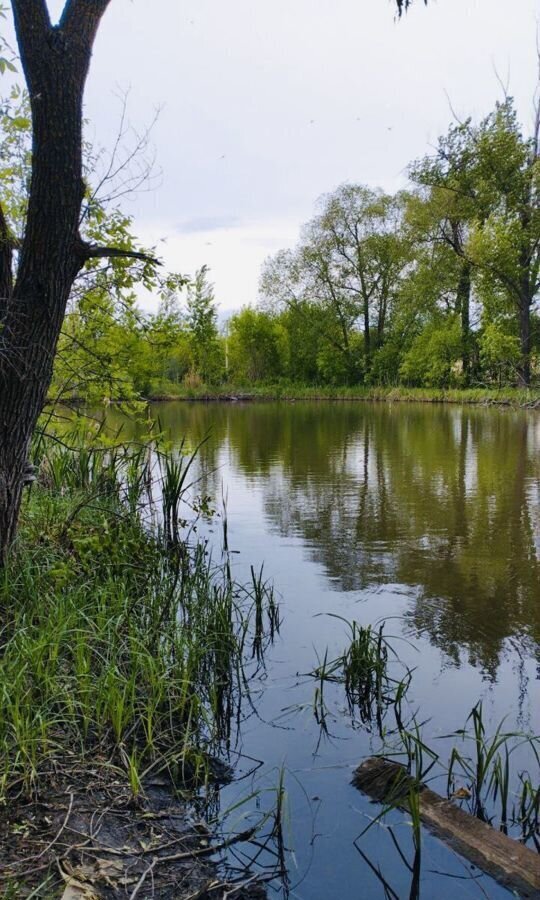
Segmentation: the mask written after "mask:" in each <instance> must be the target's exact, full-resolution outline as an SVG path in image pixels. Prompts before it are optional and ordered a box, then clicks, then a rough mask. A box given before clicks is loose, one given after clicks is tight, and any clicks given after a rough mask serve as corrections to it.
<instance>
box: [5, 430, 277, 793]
mask: <svg viewBox="0 0 540 900" xmlns="http://www.w3.org/2000/svg"><path fill="white" fill-rule="evenodd" d="M190 460H192V457H187V461H185V460H184V459H182V460H180V461H179V460H178V459H176V460H175V461H172V460H171V459H170V458H169V459H167V458H161V470H160V471H161V473H162V475H161V477H162V483H161V484H160V486H159V490H158V495H161V496H162V498H163V509H164V511H165V516H164V517H163V518H162V523H163V527H162V528H161V529H155V528H152V527H149V524H148V521H147V520H146V515H145V513H146V511H147V509H148V503H149V502H150V501H151V495H152V478H153V477H154V474H155V472H154V470H155V465H154V462H155V461H154V462H153V460H152V455H151V454H150V455H149V453H148V449H147V448H139V449H135V450H134V449H126V448H112V449H111V448H108V449H106V448H99V447H94V448H87V447H84V446H83V447H80V448H79V450H78V452H77V453H73V452H71V451H70V450H68V449H66V447H64V446H62V445H61V444H60V443H56V442H53V443H50V442H48V443H42V444H41V447H40V449H39V455H38V458H37V459H36V462H37V464H38V466H39V479H38V484H37V486H35V487H33V488H32V491H31V493H30V495H29V496H28V498H27V500H26V502H25V506H24V510H23V515H22V526H21V531H20V536H19V538H18V540H17V543H16V546H15V547H14V550H13V553H12V554H11V556H10V558H9V560H8V564H7V566H6V567H5V569H4V570H3V571H2V572H1V573H0V611H1V626H0V801H6V800H7V799H8V797H10V796H14V795H16V794H17V793H18V792H24V793H26V794H28V793H32V792H33V791H35V790H37V788H38V787H39V785H40V783H41V779H43V778H44V777H46V776H47V775H48V774H50V773H52V772H53V771H54V770H55V768H56V767H57V766H58V765H62V764H64V763H65V760H66V758H68V757H69V758H70V759H72V760H79V761H83V762H84V760H85V759H92V760H93V762H95V761H96V760H101V761H103V763H104V764H107V765H108V764H111V761H114V765H118V766H120V767H121V768H123V770H124V771H125V773H126V775H127V777H128V779H129V783H130V784H131V785H132V789H133V792H134V793H136V792H137V791H138V790H139V789H140V786H141V783H142V780H143V779H144V776H145V773H146V772H148V771H149V769H151V768H155V767H156V766H160V765H162V766H167V767H168V770H169V772H170V773H172V774H173V775H174V776H177V777H178V778H180V779H183V780H185V779H199V778H204V777H205V773H206V772H207V768H208V758H209V754H212V753H214V752H218V751H219V749H220V748H223V747H224V746H226V744H227V742H228V741H229V739H230V734H231V720H232V719H233V718H234V717H235V716H237V715H238V714H239V706H240V703H241V695H242V692H243V691H245V685H246V684H247V682H248V678H247V676H246V667H249V665H250V664H251V662H250V661H251V655H252V652H253V648H254V647H256V648H257V656H260V655H261V654H262V652H263V650H264V646H265V641H266V637H265V633H264V629H265V623H266V622H267V621H268V624H269V628H268V631H269V632H270V633H273V632H274V631H275V627H276V621H277V620H276V616H277V613H276V604H275V599H274V597H273V595H272V593H271V590H270V588H269V587H268V586H267V585H266V584H265V583H264V582H263V581H262V579H261V578H259V579H258V580H257V581H256V584H254V585H248V586H247V587H244V586H242V585H239V584H237V583H236V582H235V581H234V580H233V579H232V577H231V575H230V572H226V571H225V570H224V568H223V567H221V566H219V565H215V564H214V562H213V561H212V559H211V557H210V556H209V555H208V554H207V552H206V550H205V547H204V546H203V545H202V544H200V543H194V544H190V543H189V542H188V541H184V540H183V537H182V527H183V522H182V519H181V511H180V504H181V500H182V496H183V495H184V493H185V489H186V487H187V481H186V475H187V472H188V471H189V468H190V465H191V462H190ZM163 472H164V475H163ZM179 547H181V551H182V552H180V553H179V552H173V551H175V550H177V549H178V548H179ZM254 591H255V592H256V599H255V600H254V597H253V595H254ZM266 610H267V611H268V619H265V612H266Z"/></svg>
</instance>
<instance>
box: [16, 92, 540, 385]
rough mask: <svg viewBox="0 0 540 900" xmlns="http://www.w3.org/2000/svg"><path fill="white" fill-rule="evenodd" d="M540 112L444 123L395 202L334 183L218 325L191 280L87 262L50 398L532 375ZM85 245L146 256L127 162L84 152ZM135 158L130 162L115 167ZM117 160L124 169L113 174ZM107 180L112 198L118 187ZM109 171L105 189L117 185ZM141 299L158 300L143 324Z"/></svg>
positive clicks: (210, 294) (22, 101)
mask: <svg viewBox="0 0 540 900" xmlns="http://www.w3.org/2000/svg"><path fill="white" fill-rule="evenodd" d="M29 127H30V118H29V112H28V100H27V97H26V96H25V95H24V94H23V93H22V92H21V91H19V90H17V89H15V90H14V91H13V92H12V94H11V95H10V97H9V98H7V100H5V101H3V103H2V105H1V106H0V138H1V140H0V198H1V200H2V203H3V206H4V209H5V210H6V211H7V218H8V224H9V226H10V228H11V230H12V232H13V234H14V235H15V236H16V235H17V234H20V228H21V223H22V221H23V220H24V212H25V204H26V192H27V185H28V179H29V172H30V158H31V157H30V154H31V148H30V140H29V138H30V132H29ZM539 134H540V107H538V108H537V115H536V118H535V123H534V127H533V129H532V133H531V134H530V135H527V134H526V133H525V132H524V130H523V129H522V127H521V126H520V123H519V121H518V119H517V115H516V111H515V108H514V104H513V101H512V99H510V98H508V99H506V100H505V101H504V102H503V103H499V104H497V105H496V107H495V109H494V110H493V111H492V112H491V113H490V114H489V115H488V116H487V117H486V118H485V119H484V120H482V121H481V122H480V123H473V122H472V120H467V121H466V122H464V123H459V124H455V125H452V126H451V127H450V129H449V131H448V133H447V134H446V135H444V136H443V137H441V138H440V139H439V141H438V144H437V147H436V149H435V150H434V152H433V153H432V154H430V155H428V156H426V157H424V158H423V159H420V160H417V161H416V162H414V163H413V164H412V165H411V166H410V168H409V176H410V183H409V187H408V189H407V190H404V191H401V192H399V193H397V194H395V195H389V194H386V193H384V192H383V191H380V190H374V189H372V188H369V187H366V186H364V185H357V184H345V185H342V186H341V187H338V188H337V190H335V191H334V192H333V193H331V194H327V195H325V196H323V197H322V198H321V199H320V201H319V203H318V208H317V210H316V215H315V216H314V217H313V218H312V219H311V221H309V222H308V223H307V224H305V225H304V227H303V228H302V230H301V234H300V240H299V242H298V245H297V246H296V247H295V248H294V249H293V250H284V251H281V252H279V253H277V254H276V255H275V256H273V257H271V258H269V259H267V260H266V262H265V264H264V266H263V271H262V275H261V283H260V297H259V301H258V304H257V305H256V306H251V307H247V308H244V309H242V310H241V311H240V312H238V313H237V314H235V315H233V316H232V317H231V318H230V319H229V320H228V322H227V323H226V324H225V325H221V327H220V326H219V324H218V312H217V304H216V301H215V297H214V291H213V288H212V285H211V283H210V281H209V277H208V271H207V269H206V267H203V268H202V269H201V270H200V271H199V272H198V273H196V275H195V277H194V278H188V277H186V276H184V275H180V274H174V273H173V274H171V273H165V274H164V273H163V272H162V270H161V268H160V267H156V266H154V265H152V263H151V262H149V261H148V260H147V259H146V260H142V261H133V260H127V259H111V260H108V261H107V262H106V263H104V262H103V260H95V261H93V262H91V263H90V264H89V265H88V266H87V268H86V269H85V271H84V273H83V274H82V275H81V276H80V277H79V279H78V281H77V282H76V285H75V290H74V292H73V296H72V299H71V303H70V307H69V311H68V314H67V317H66V319H65V323H64V328H63V332H62V335H61V338H60V343H59V348H58V356H57V359H56V364H55V376H54V381H53V386H52V393H53V396H56V397H62V398H65V397H72V398H73V397H79V398H83V399H91V400H97V399H103V398H107V397H111V398H115V397H125V398H135V397H137V396H159V395H171V394H174V393H181V392H182V391H184V390H185V389H186V388H190V387H192V388H200V387H201V386H203V385H208V386H213V385H222V384H223V383H229V384H233V385H238V386H249V385H250V384H254V383H261V382H262V383H275V382H280V381H288V382H294V383H297V384H300V383H301V384H306V385H360V384H364V385H399V384H403V385H410V386H426V387H437V388H441V387H467V386H477V385H486V386H489V385H503V384H504V385H511V384H519V385H528V384H529V383H531V380H534V379H536V380H538V379H539V378H540V321H539V317H538V311H537V301H538V297H539V290H540V208H539V194H540V156H539ZM85 151H86V169H87V172H88V182H89V184H90V182H91V179H92V176H93V177H94V178H95V177H96V172H99V170H100V167H101V170H102V171H104V174H103V175H102V177H101V178H100V180H99V189H97V190H96V189H94V190H93V191H92V189H91V188H90V187H88V188H87V197H86V200H85V206H84V209H83V216H84V225H85V233H86V234H87V235H88V236H89V238H90V239H91V240H94V241H96V242H99V243H100V244H104V245H109V246H111V245H112V246H116V247H121V248H127V249H130V250H131V251H135V252H136V251H138V250H143V251H145V252H146V253H148V252H150V253H151V248H150V249H149V248H141V247H140V246H139V244H138V242H137V239H136V237H135V235H134V234H133V228H132V221H131V219H130V217H129V216H126V215H125V214H124V213H123V212H122V210H121V208H120V206H119V202H118V198H119V197H120V198H121V197H122V196H123V195H124V194H125V193H126V192H129V189H130V188H131V187H132V184H133V178H132V176H131V175H129V170H127V171H128V175H126V166H125V165H123V164H121V165H119V166H118V165H117V166H116V169H115V167H114V166H111V163H110V162H108V163H104V162H103V153H102V151H96V150H95V149H94V148H93V147H92V146H91V145H86V148H85ZM126 159H128V160H129V153H128V154H127V155H126ZM121 163H122V161H121ZM116 170H118V171H119V172H120V175H121V181H120V185H118V181H117V179H116V180H115V178H114V172H115V171H116ZM111 171H112V172H113V176H110V173H111ZM141 288H144V289H146V291H149V292H151V294H152V295H153V296H154V298H156V297H157V299H158V310H157V312H156V313H154V314H147V313H143V312H142V311H141V307H140V302H139V301H140V293H141Z"/></svg>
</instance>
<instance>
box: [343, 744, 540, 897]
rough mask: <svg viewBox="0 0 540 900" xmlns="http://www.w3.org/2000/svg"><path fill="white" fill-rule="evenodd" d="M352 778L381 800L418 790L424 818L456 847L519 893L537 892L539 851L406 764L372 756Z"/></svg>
mask: <svg viewBox="0 0 540 900" xmlns="http://www.w3.org/2000/svg"><path fill="white" fill-rule="evenodd" d="M353 784H354V786H355V787H357V788H359V789H360V790H361V791H363V792H364V793H365V794H368V796H370V797H373V799H374V800H378V801H380V802H381V803H387V804H390V805H392V806H396V807H399V808H401V809H407V808H408V798H409V796H410V793H411V791H416V790H419V799H420V804H419V805H420V818H421V819H422V822H423V823H424V824H425V825H426V826H427V827H428V828H429V829H430V831H432V832H434V833H435V834H436V835H437V836H438V837H440V838H441V839H442V840H444V841H445V842H446V843H447V844H449V845H450V846H451V847H452V848H453V849H454V850H456V851H457V852H458V853H460V854H461V855H462V856H464V857H466V858H467V859H468V860H470V861H471V862H472V863H474V865H475V866H478V868H480V869H482V870H483V871H484V872H487V874H488V875H491V876H492V877H493V878H495V879H496V880H497V881H499V882H500V883H501V884H503V885H504V886H505V887H508V888H510V889H511V890H517V891H518V892H519V894H520V896H522V897H527V898H537V900H538V898H540V855H539V854H538V853H536V852H534V851H533V850H531V849H529V847H526V846H524V845H523V844H520V843H518V841H515V840H513V839H512V838H510V837H508V836H507V835H505V834H503V833H502V832H501V831H496V830H495V829H494V828H491V826H490V825H487V824H486V823H485V822H482V821H481V820H480V819H477V818H476V817H475V816H472V815H471V814H470V813H468V812H465V810H463V809H460V808H459V807H458V806H456V805H455V804H454V803H452V802H451V801H449V800H445V799H444V798H443V797H441V796H440V795H439V794H436V793H435V792H434V791H432V790H430V789H429V788H427V787H426V786H425V785H424V784H420V785H419V786H418V785H417V782H416V781H415V779H414V778H412V777H411V776H410V775H408V774H407V771H406V769H405V768H404V766H402V765H400V764H399V763H395V762H392V761H391V760H388V759H382V758H381V757H376V756H373V757H370V758H369V759H366V760H365V762H363V763H362V764H361V765H360V766H359V767H358V769H357V770H356V772H355V774H354V777H353Z"/></svg>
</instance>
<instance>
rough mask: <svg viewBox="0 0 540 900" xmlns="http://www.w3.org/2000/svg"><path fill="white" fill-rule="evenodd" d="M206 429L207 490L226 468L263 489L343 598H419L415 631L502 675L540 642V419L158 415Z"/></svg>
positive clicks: (278, 518) (291, 407)
mask: <svg viewBox="0 0 540 900" xmlns="http://www.w3.org/2000/svg"><path fill="white" fill-rule="evenodd" d="M160 418H161V419H162V421H163V424H164V426H165V427H166V428H167V429H169V432H170V434H171V435H178V436H181V435H183V434H186V433H187V434H190V435H193V438H194V439H196V438H197V437H200V436H201V435H202V434H204V433H206V432H207V431H208V430H210V432H211V440H210V441H209V442H208V444H206V445H205V447H204V448H203V460H202V463H203V469H204V471H206V473H209V472H212V471H213V472H214V473H215V474H214V476H213V478H214V481H213V482H212V483H209V482H208V479H210V481H211V477H212V476H210V475H208V474H207V481H206V483H205V489H207V490H208V493H211V494H214V496H215V494H216V488H217V487H218V485H219V483H220V481H221V479H222V477H223V471H222V470H220V465H221V463H224V462H226V461H227V462H229V463H230V464H231V465H232V466H233V468H234V469H236V470H237V471H239V472H241V473H243V474H244V476H245V477H246V478H247V479H248V480H249V479H253V478H257V479H259V481H260V483H261V484H262V490H263V494H264V508H265V512H266V516H267V519H268V523H269V524H270V526H271V527H272V528H273V529H275V530H277V531H279V533H281V534H282V535H284V536H290V535H297V536H300V537H301V538H302V539H303V541H304V542H305V544H306V546H307V547H308V548H309V549H310V552H311V554H312V556H313V559H314V560H316V561H317V562H318V563H320V564H322V565H323V566H324V569H325V571H326V573H327V575H328V577H329V579H331V581H332V583H333V586H334V587H336V588H337V589H340V590H344V591H352V590H359V589H365V588H369V587H371V586H376V585H382V584H388V583H391V584H398V585H404V586H406V587H407V588H409V589H411V590H410V593H411V597H412V599H411V601H410V605H409V608H408V610H407V613H406V617H407V622H408V625H409V627H410V628H411V629H412V630H413V631H414V632H422V633H425V634H427V635H428V636H429V638H430V640H431V641H432V642H433V643H434V644H435V645H437V646H438V647H440V648H441V649H442V650H443V651H444V652H445V653H446V654H447V655H448V656H449V657H450V658H451V659H453V660H454V661H455V662H456V663H457V662H459V659H460V655H461V654H463V652H464V651H465V652H466V653H467V655H468V657H469V660H470V662H471V663H472V664H473V665H476V666H479V667H481V668H482V669H483V670H484V671H485V673H486V674H487V675H488V676H490V677H494V676H495V673H496V670H497V667H498V664H499V661H500V658H501V652H502V650H503V646H504V643H505V641H506V640H507V639H508V638H510V637H514V638H517V639H518V640H519V642H520V645H521V647H522V648H523V652H526V653H535V652H537V648H538V644H539V640H540V606H539V603H538V599H539V597H540V563H539V553H540V514H539V508H540V503H539V499H540V494H539V483H540V477H539V476H540V462H539V459H540V457H539V450H540V420H539V419H538V418H537V417H536V415H535V414H531V413H522V412H520V411H515V412H513V411H500V410H496V411H493V410H486V409H476V408H467V409H462V408H453V407H449V406H438V405H437V406H436V405H429V406H428V405H423V406H419V405H409V404H394V405H392V404H363V403H335V404H330V403H325V404H317V403H311V404H303V403H296V404H253V405H251V404H238V405H231V404H228V405H226V404H221V405H220V404H212V405H204V404H187V403H177V404H169V405H163V406H162V407H161V408H160Z"/></svg>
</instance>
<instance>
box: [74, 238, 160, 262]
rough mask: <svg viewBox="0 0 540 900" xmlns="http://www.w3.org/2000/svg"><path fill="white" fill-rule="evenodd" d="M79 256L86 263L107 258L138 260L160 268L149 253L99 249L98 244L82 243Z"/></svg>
mask: <svg viewBox="0 0 540 900" xmlns="http://www.w3.org/2000/svg"><path fill="white" fill-rule="evenodd" d="M81 255H82V257H83V259H84V261H85V262H86V261H87V260H89V259H101V258H103V257H107V258H109V259H140V260H142V262H147V263H152V264H153V265H154V266H160V265H161V262H160V260H159V259H157V258H156V257H155V256H150V254H149V253H143V252H141V251H139V250H123V249H122V248H121V247H101V246H99V244H85V243H84V242H83V243H82V246H81Z"/></svg>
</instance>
